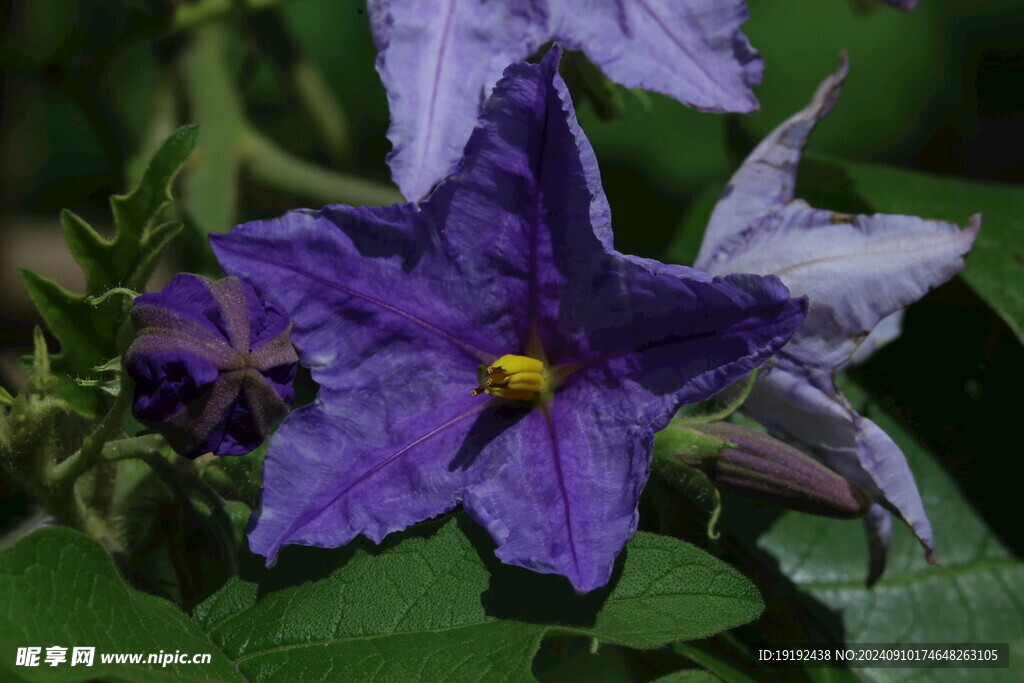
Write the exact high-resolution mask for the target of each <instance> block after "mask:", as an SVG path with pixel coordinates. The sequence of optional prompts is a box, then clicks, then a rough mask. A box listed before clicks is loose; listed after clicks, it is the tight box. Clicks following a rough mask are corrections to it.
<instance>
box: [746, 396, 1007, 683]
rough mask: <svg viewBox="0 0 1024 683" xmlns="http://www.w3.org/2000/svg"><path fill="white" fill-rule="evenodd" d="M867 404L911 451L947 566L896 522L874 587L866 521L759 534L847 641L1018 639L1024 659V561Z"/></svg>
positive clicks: (964, 677) (794, 524) (782, 521)
mask: <svg viewBox="0 0 1024 683" xmlns="http://www.w3.org/2000/svg"><path fill="white" fill-rule="evenodd" d="M846 393H847V395H848V396H850V397H851V398H852V399H854V400H855V401H856V402H858V403H861V404H863V405H864V406H865V408H864V409H863V411H864V412H865V413H866V414H867V415H868V416H869V417H871V418H872V419H873V420H875V421H876V422H877V423H878V424H879V426H881V427H882V428H883V429H884V430H885V431H886V432H887V433H888V434H889V435H890V436H892V437H893V438H894V439H895V440H896V442H897V443H898V444H899V445H900V447H901V448H902V449H903V451H904V453H906V455H907V457H908V459H909V460H910V464H911V467H912V469H913V470H914V473H915V475H916V477H917V481H918V485H919V488H920V490H921V494H922V496H923V497H924V503H925V507H926V509H927V511H928V514H929V517H930V518H931V521H932V525H933V527H934V529H935V540H936V555H937V557H938V559H939V561H940V562H941V563H942V566H939V567H932V566H929V565H928V564H926V563H925V561H924V559H923V557H922V553H921V547H920V545H918V543H917V542H916V541H915V540H914V539H913V537H912V536H911V534H910V533H909V532H908V531H907V530H906V529H905V528H903V527H902V526H901V525H898V526H899V528H897V529H896V530H895V533H894V538H893V546H892V551H891V552H890V555H889V566H888V568H887V569H886V571H885V574H884V575H883V576H882V578H881V580H880V581H879V582H878V583H877V584H876V585H875V587H874V588H873V589H867V588H865V586H864V579H865V576H866V572H867V552H866V543H865V540H864V532H863V530H862V529H861V528H860V526H859V525H855V524H849V523H848V522H843V521H839V520H830V519H825V518H820V517H812V516H810V515H802V514H798V513H786V514H783V515H782V516H781V517H779V518H778V519H777V520H776V521H775V522H774V524H773V525H772V526H771V528H770V529H769V530H768V531H767V532H766V533H765V534H763V535H762V536H761V537H760V538H759V539H758V541H757V544H758V546H759V547H760V548H761V549H763V550H765V551H767V552H768V553H769V554H770V555H771V556H773V557H774V558H776V559H777V561H778V564H779V570H780V572H781V574H782V575H783V576H785V577H787V578H788V579H790V580H791V581H793V583H794V584H795V585H796V587H797V589H798V593H797V595H798V596H802V597H799V598H798V599H801V600H805V601H807V605H808V608H809V609H813V606H814V605H815V603H816V604H817V606H819V607H820V606H824V607H826V608H828V609H830V610H834V611H835V612H836V613H837V614H838V617H839V623H840V624H841V627H842V634H841V635H842V637H843V639H845V641H846V642H848V643H857V642H861V643H865V642H871V643H883V642H894V643H943V642H945V643H959V642H967V643H982V642H989V643H1006V642H1008V643H1010V658H1011V660H1012V661H1021V658H1022V657H1024V598H1021V595H1022V594H1024V563H1022V562H1021V561H1020V560H1019V559H1017V558H1015V557H1013V556H1012V555H1011V553H1009V552H1008V551H1007V550H1006V548H1004V547H1003V546H1002V544H1001V543H1000V542H999V540H998V539H997V538H996V537H995V536H993V535H992V533H991V532H990V531H989V530H988V529H987V528H986V527H985V525H984V523H983V522H982V521H981V519H979V517H978V516H977V514H976V513H975V512H974V511H973V510H972V508H971V507H970V505H969V504H968V503H967V502H965V501H964V499H963V497H962V496H961V494H960V493H959V491H958V490H957V487H956V484H955V483H954V482H953V481H952V480H951V479H950V478H949V476H948V475H947V474H946V473H945V472H944V471H943V470H942V468H941V467H940V466H939V465H938V464H936V463H935V461H934V460H933V459H932V458H931V457H930V456H929V455H928V454H927V453H925V452H924V451H923V450H922V449H921V447H920V446H919V445H918V444H917V443H916V442H915V441H914V440H913V438H912V437H911V436H910V435H908V434H907V433H906V432H905V431H904V430H903V429H902V428H901V427H900V426H899V425H898V424H897V423H896V422H895V421H894V420H893V419H892V418H890V417H889V416H888V415H886V414H885V413H884V412H882V411H881V410H880V409H878V408H877V406H876V405H875V404H871V403H866V402H865V401H864V400H863V395H862V394H861V393H860V392H857V391H855V390H850V389H848V390H847V391H846ZM869 672H870V677H871V679H872V680H878V681H895V680H904V679H909V678H912V677H915V676H916V677H917V678H921V677H922V674H923V675H924V676H925V677H926V678H927V680H929V681H932V680H942V681H947V680H961V681H973V680H980V679H981V677H982V676H983V677H984V680H1015V676H1016V675H1017V674H1015V673H1013V672H1012V670H1006V669H986V670H981V669H947V670H942V671H938V670H929V671H928V672H927V673H925V672H924V671H922V670H920V669H870V670H869Z"/></svg>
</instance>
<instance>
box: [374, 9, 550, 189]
mask: <svg viewBox="0 0 1024 683" xmlns="http://www.w3.org/2000/svg"><path fill="white" fill-rule="evenodd" d="M536 5H537V3H535V2H529V1H528V0H506V1H503V2H480V1H479V0H418V1H417V2H393V1H392V0H370V2H369V3H368V9H369V11H370V16H371V17H372V20H373V24H372V26H373V36H374V40H375V42H376V43H377V49H378V51H379V54H378V57H377V71H378V72H379V73H380V77H381V80H382V81H383V82H384V87H385V88H386V89H387V92H388V104H389V106H390V109H391V128H390V130H389V131H388V138H389V139H390V140H391V144H392V146H393V149H392V151H391V153H390V154H389V155H388V163H389V164H390V166H391V172H392V175H393V177H394V179H395V183H396V184H397V185H398V187H399V188H400V189H401V190H402V194H404V195H405V196H406V198H407V199H409V200H412V201H415V200H417V199H420V198H421V197H423V196H424V195H425V194H427V193H428V192H429V191H430V188H431V187H433V185H434V183H436V182H437V181H438V180H440V179H441V178H443V177H444V176H446V175H448V173H449V172H450V171H451V169H452V168H453V167H454V166H455V164H456V162H457V161H458V159H459V157H460V155H461V152H462V147H463V145H465V144H466V140H467V139H468V138H469V134H470V133H471V132H472V130H473V127H474V126H475V125H476V120H477V115H478V114H479V111H480V105H481V104H482V103H483V101H484V98H485V97H487V96H488V95H489V94H490V91H491V87H492V86H493V85H494V83H495V81H497V80H498V78H499V77H500V76H501V72H502V70H503V69H504V68H505V67H506V66H507V65H508V64H509V63H510V62H514V61H517V60H520V59H524V58H525V57H527V56H529V55H530V54H532V53H533V52H534V51H536V50H537V48H538V47H540V45H541V44H542V43H543V42H544V41H545V40H546V39H547V36H546V35H545V33H544V26H545V24H546V20H545V16H544V14H545V11H544V9H543V7H536Z"/></svg>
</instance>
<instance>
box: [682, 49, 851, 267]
mask: <svg viewBox="0 0 1024 683" xmlns="http://www.w3.org/2000/svg"><path fill="white" fill-rule="evenodd" d="M847 67H848V63H847V61H846V55H845V54H843V55H841V60H840V64H839V69H838V70H837V71H836V72H835V73H834V74H832V75H831V76H829V77H828V78H826V79H825V81H824V82H823V83H822V84H821V86H819V87H818V91H817V92H816V93H815V95H814V98H813V100H811V104H810V105H809V106H808V107H807V108H806V109H804V110H803V111H800V112H798V113H796V114H794V115H793V116H791V117H790V118H789V119H787V120H786V121H785V122H783V123H782V124H781V125H780V126H779V127H778V128H776V129H775V130H773V131H772V132H771V134H769V135H768V137H766V138H765V139H764V140H762V141H761V144H759V145H758V146H757V147H755V148H754V151H753V152H751V153H750V156H748V157H747V159H746V161H744V162H743V165H742V166H740V168H739V170H738V171H736V174H735V175H734V176H733V177H732V180H730V181H729V184H728V185H726V187H725V190H724V191H723V192H722V198H721V199H720V200H719V201H718V204H717V205H716V206H715V210H714V212H713V213H712V214H711V220H710V221H709V222H708V228H707V232H705V234H704V242H703V244H702V245H701V250H700V254H698V256H697V263H698V264H700V263H705V264H707V263H709V262H710V259H711V254H712V252H713V251H716V250H717V249H718V248H719V246H720V245H721V244H723V243H725V242H727V241H728V240H729V239H731V238H733V237H734V236H736V235H738V234H740V233H742V232H743V231H745V230H747V229H749V228H750V227H751V226H752V225H753V224H755V222H756V221H757V220H758V219H759V218H760V217H761V216H762V215H763V214H765V213H766V212H768V211H771V210H773V209H775V208H776V207H779V206H781V205H783V204H785V203H786V202H789V201H790V200H792V199H793V190H794V188H795V187H796V169H797V164H799V163H800V155H801V153H802V152H803V149H804V145H805V144H806V143H807V137H808V136H809V135H810V134H811V131H812V130H814V126H815V125H816V124H817V123H818V121H820V120H821V119H822V118H823V117H824V116H825V115H826V114H828V113H829V112H830V111H832V107H834V106H835V104H836V101H837V100H838V99H839V90H840V88H841V87H842V84H843V81H844V80H846V72H847ZM698 267H703V266H700V265H698Z"/></svg>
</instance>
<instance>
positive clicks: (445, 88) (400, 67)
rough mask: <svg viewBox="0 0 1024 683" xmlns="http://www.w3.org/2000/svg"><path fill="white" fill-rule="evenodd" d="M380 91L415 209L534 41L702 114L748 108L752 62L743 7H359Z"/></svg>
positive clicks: (419, 3) (729, 1)
mask: <svg viewBox="0 0 1024 683" xmlns="http://www.w3.org/2000/svg"><path fill="white" fill-rule="evenodd" d="M367 6H368V9H369V12H370V18H371V25H372V28H373V36H374V40H375V42H376V43H377V48H378V50H379V55H378V57H377V71H378V72H379V73H380V76H381V80H382V81H383V83H384V87H385V88H386V89H387V92H388V104H389V106H390V109H391V129H390V131H389V132H388V137H389V138H390V140H391V143H392V146H393V149H392V152H391V154H390V155H389V156H388V163H389V164H390V166H391V172H392V176H393V177H394V180H395V183H396V184H397V185H398V187H399V188H400V189H401V190H402V193H403V194H404V195H405V196H406V198H408V199H410V200H418V199H420V198H421V197H423V196H424V195H425V194H426V193H427V192H429V191H430V188H431V187H432V186H433V185H434V184H435V183H436V182H437V181H439V180H440V179H441V178H443V177H444V176H446V175H448V174H449V173H450V172H451V171H452V169H453V168H454V167H455V165H456V163H457V162H458V160H459V158H460V156H461V154H462V148H463V146H464V145H465V144H466V140H467V139H468V138H469V134H470V132H472V130H473V127H474V126H475V125H476V120H477V116H478V115H479V113H480V105H481V103H482V102H483V101H484V99H485V98H486V97H487V96H488V95H489V94H490V92H491V88H492V87H493V86H494V83H495V82H496V81H497V80H498V78H499V76H501V72H502V70H503V69H504V68H505V66H506V65H507V64H510V63H511V62H515V61H518V60H522V59H526V58H527V57H529V56H530V55H532V54H533V53H534V52H536V51H537V50H538V49H539V48H540V47H541V46H542V45H543V44H544V43H546V42H548V41H557V42H558V43H560V44H561V45H563V46H565V47H567V48H569V49H572V50H582V51H583V52H585V53H586V54H587V56H588V57H589V58H590V59H591V60H592V61H593V62H594V63H595V64H596V65H597V66H599V67H600V68H601V69H602V70H603V71H604V72H605V74H607V75H608V76H609V77H610V78H611V79H612V80H614V81H616V82H618V83H621V84H623V85H625V86H626V87H629V88H645V89H647V90H653V91H656V92H660V93H663V94H665V95H668V96H670V97H674V98H675V99H677V100H679V101H680V102H683V103H684V104H687V105H689V106H691V107H695V108H697V109H700V110H702V111H713V112H723V111H735V112H750V111H754V110H756V109H757V100H756V99H755V98H754V95H753V93H752V92H751V90H750V89H751V87H752V86H754V85H757V84H758V83H760V82H761V77H762V75H763V63H762V62H761V59H760V57H758V55H757V52H756V51H755V50H753V49H752V48H751V47H750V44H749V43H748V42H747V39H746V37H745V36H744V35H743V34H742V33H741V32H740V29H739V27H740V25H741V24H742V23H743V22H744V21H746V19H747V9H746V6H745V4H744V2H743V0H630V1H629V2H624V1H622V0H601V1H596V0H503V1H501V2H489V1H487V0H416V1H415V2H414V1H412V0H369V2H368V4H367Z"/></svg>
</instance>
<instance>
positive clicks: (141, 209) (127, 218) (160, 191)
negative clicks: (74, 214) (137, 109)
mask: <svg viewBox="0 0 1024 683" xmlns="http://www.w3.org/2000/svg"><path fill="white" fill-rule="evenodd" d="M198 135H199V127H198V126H195V125H192V126H182V127H181V128H179V129H178V130H176V131H174V132H173V133H172V134H171V136H170V137H169V138H167V141H166V142H164V144H163V145H161V146H160V149H159V150H157V153H156V154H155V155H153V160H152V161H150V162H149V166H148V167H147V168H146V171H145V173H143V174H142V180H141V181H140V182H139V186H138V187H137V188H135V190H134V191H133V192H132V193H131V194H128V195H115V196H113V197H111V198H110V208H111V210H112V211H113V213H114V227H115V229H116V230H117V237H116V238H115V244H118V243H120V242H122V241H123V242H127V243H131V244H134V245H137V244H138V243H139V242H141V241H142V238H143V236H144V235H145V231H146V228H148V227H149V226H150V225H151V224H152V222H153V220H154V219H155V218H156V217H157V216H158V215H159V214H160V212H161V211H162V210H163V208H164V207H165V206H167V204H168V203H169V202H170V201H171V183H172V182H173V181H174V178H175V176H177V175H178V172H179V171H180V170H181V167H182V166H184V165H185V161H187V160H188V158H189V156H190V155H191V154H192V150H193V149H194V148H195V146H196V137H197V136H198Z"/></svg>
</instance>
